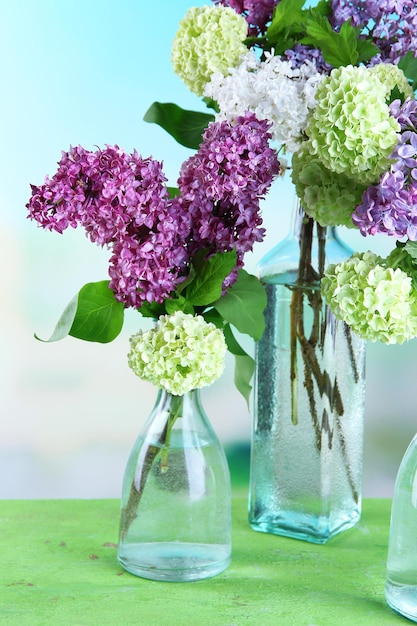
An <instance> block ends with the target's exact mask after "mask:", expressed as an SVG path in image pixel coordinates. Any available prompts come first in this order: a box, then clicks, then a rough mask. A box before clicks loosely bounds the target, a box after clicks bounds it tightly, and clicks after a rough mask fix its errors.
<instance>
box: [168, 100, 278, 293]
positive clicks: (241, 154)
mask: <svg viewBox="0 0 417 626" xmlns="http://www.w3.org/2000/svg"><path fill="white" fill-rule="evenodd" d="M270 126H271V124H270V122H268V121H266V120H263V121H259V120H258V119H257V118H256V116H255V115H254V114H253V113H249V112H247V113H246V114H245V115H244V116H241V117H238V118H237V120H236V124H234V125H233V124H231V123H230V122H229V121H223V122H220V123H216V124H210V125H209V127H208V128H207V130H206V131H205V133H204V135H203V142H202V144H201V146H200V149H199V150H198V152H197V153H196V154H195V155H193V156H192V157H190V158H189V159H188V160H187V161H186V162H185V163H184V164H183V166H182V168H181V172H180V177H179V179H178V187H179V189H180V192H181V195H180V197H179V199H178V205H179V207H182V210H183V211H185V212H186V213H188V214H189V215H190V217H191V224H192V227H191V239H190V243H189V250H190V254H191V256H192V255H193V254H194V253H195V252H196V251H197V250H200V249H207V250H208V252H209V254H213V253H215V252H219V251H220V252H224V251H228V250H232V249H236V252H237V259H238V263H237V267H241V266H242V265H243V256H244V254H245V253H246V252H247V251H249V250H252V247H253V244H254V243H255V242H256V241H261V240H262V239H263V236H264V229H263V228H261V227H260V226H261V224H262V218H261V215H260V207H259V201H260V198H261V197H262V196H263V195H264V194H265V193H266V192H267V190H268V188H269V186H270V184H271V182H272V180H273V178H274V177H275V176H276V175H277V174H278V173H279V167H280V166H279V162H278V159H277V156H276V152H275V151H274V150H272V149H271V148H270V147H269V139H270V138H271V134H270V133H269V132H268V129H269V128H270ZM235 274H236V271H235V272H234V273H233V274H232V275H231V276H229V277H228V279H227V280H226V282H225V287H227V286H228V285H229V284H231V283H232V282H233V280H234V278H235Z"/></svg>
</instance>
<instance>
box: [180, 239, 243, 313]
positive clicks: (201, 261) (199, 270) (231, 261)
mask: <svg viewBox="0 0 417 626" xmlns="http://www.w3.org/2000/svg"><path fill="white" fill-rule="evenodd" d="M235 265H236V252H235V250H230V251H228V252H217V253H216V254H214V255H213V256H212V257H210V258H209V259H206V258H205V254H197V255H196V256H195V257H194V259H193V267H194V271H195V276H194V278H193V280H192V281H191V283H190V284H189V285H188V286H187V289H186V298H187V300H188V301H189V302H190V303H191V304H192V305H194V306H207V305H208V304H211V303H212V302H214V301H216V300H217V299H218V298H220V296H221V293H222V286H223V282H224V279H225V278H226V276H228V275H229V274H230V272H231V271H232V270H233V268H234V267H235Z"/></svg>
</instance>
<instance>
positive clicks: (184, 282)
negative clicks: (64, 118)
mask: <svg viewBox="0 0 417 626" xmlns="http://www.w3.org/2000/svg"><path fill="white" fill-rule="evenodd" d="M269 126H270V124H269V123H268V122H267V121H265V120H264V121H259V120H258V119H257V118H256V116H255V115H254V114H252V113H247V114H245V115H243V116H239V117H238V118H236V119H235V120H233V122H229V121H227V120H224V121H219V122H213V123H211V124H210V125H209V126H208V128H207V129H206V131H205V132H204V136H203V138H202V140H201V144H200V147H199V149H198V150H197V152H196V153H195V154H194V155H193V156H191V157H190V158H189V159H188V160H187V161H186V162H185V163H184V164H183V165H182V168H181V172H180V176H179V178H178V187H177V188H170V187H168V186H167V185H166V178H165V176H164V174H163V170H162V165H161V163H160V162H158V161H156V160H154V159H153V158H151V157H149V158H143V157H142V156H140V155H139V154H138V153H137V152H136V151H135V152H133V154H127V153H126V152H124V151H123V150H122V149H120V148H119V147H118V146H106V147H105V148H103V149H97V150H96V151H91V150H87V149H85V148H83V147H81V146H77V147H71V148H70V149H69V151H68V152H63V154H62V158H61V160H60V161H59V164H58V170H57V172H56V173H55V174H54V175H53V176H52V177H47V178H46V179H45V182H44V184H43V185H40V186H35V185H33V186H32V195H31V198H30V200H29V202H28V205H27V207H28V210H29V217H30V218H31V219H33V220H36V222H38V224H39V225H40V226H41V227H42V228H44V229H46V230H52V231H56V232H58V233H63V232H64V231H65V229H67V228H68V227H73V228H77V227H82V228H83V229H84V230H85V232H86V235H87V237H88V238H89V239H90V240H91V241H92V242H94V243H96V244H98V245H100V246H106V247H107V248H109V250H110V254H111V255H110V261H109V276H110V281H108V280H103V281H100V282H98V283H89V284H87V285H85V286H84V287H83V288H82V289H81V290H80V292H79V293H78V294H77V295H76V297H75V298H74V299H73V300H72V301H71V302H70V304H69V305H68V307H67V308H66V310H65V311H64V313H63V315H62V317H61V319H60V320H59V322H58V324H57V326H56V329H55V331H54V332H53V334H52V336H51V337H50V339H49V341H55V340H58V339H62V338H63V337H65V336H66V335H72V336H73V337H77V338H80V339H84V340H88V341H99V342H103V343H105V342H109V341H112V340H113V339H114V338H115V337H116V336H117V335H118V334H119V332H120V330H121V328H122V325H123V317H124V311H125V308H126V307H133V308H134V309H137V310H138V311H139V313H141V314H142V315H143V316H147V317H152V318H154V319H158V318H160V319H162V318H163V320H164V323H165V324H167V323H171V324H174V328H177V329H178V327H179V325H180V324H179V322H181V323H182V324H183V327H184V332H185V335H186V336H185V338H184V336H182V335H181V333H180V334H179V336H178V337H177V336H176V332H175V331H172V332H173V335H174V338H175V342H176V343H175V342H172V341H170V340H169V338H168V335H169V332H168V330H166V331H165V333H163V337H162V340H161V341H162V343H163V344H164V346H163V348H164V351H165V352H164V354H165V357H166V356H167V353H168V352H169V351H170V350H171V351H172V350H173V347H172V346H173V345H174V343H175V346H176V352H177V356H176V357H175V355H174V356H172V355H171V356H172V358H167V363H166V371H165V375H164V376H161V375H158V362H155V363H154V366H155V367H154V371H153V377H152V376H151V375H150V373H149V372H150V369H151V368H150V367H149V349H148V350H140V349H139V348H138V346H139V345H140V341H139V338H138V337H136V338H133V339H132V342H133V343H132V355H131V358H130V359H129V360H130V364H131V366H132V368H133V369H134V371H135V372H136V373H137V374H138V375H140V376H141V377H143V378H145V379H146V380H150V379H152V381H153V382H155V383H156V384H159V385H162V386H164V388H165V389H169V390H170V391H171V392H172V393H174V394H177V395H181V394H183V393H185V392H186V391H187V390H188V389H190V386H189V385H190V384H191V385H195V386H198V387H201V386H204V385H207V384H210V383H211V382H212V381H213V380H214V379H215V378H216V377H217V376H218V375H219V374H220V373H221V369H220V366H219V364H216V363H214V366H213V367H211V366H210V362H211V360H212V359H213V350H215V349H216V346H217V347H219V339H218V336H217V333H215V332H213V328H214V329H215V330H217V329H219V330H218V332H220V333H221V335H222V337H223V336H224V341H226V343H227V347H228V348H229V350H230V351H231V352H232V354H234V355H235V356H236V364H237V368H236V377H235V380H236V385H237V387H238V389H239V390H240V391H241V392H242V394H243V395H244V396H245V397H246V398H247V397H248V395H249V393H250V379H251V376H252V372H253V359H252V357H251V356H250V355H248V354H247V353H246V352H245V351H244V350H243V349H242V348H241V346H240V344H239V343H238V341H237V340H236V337H235V334H234V332H233V330H232V327H234V328H235V329H237V330H238V331H239V332H241V333H247V334H249V335H250V336H251V337H253V338H254V339H257V338H259V337H260V336H261V335H262V332H263V326H264V319H263V309H264V308H265V303H266V298H265V293H264V289H263V287H262V285H261V284H260V283H259V281H258V279H257V278H256V277H254V276H251V275H250V274H248V273H247V272H246V271H245V270H244V269H243V267H242V266H243V259H244V255H245V253H246V252H247V251H248V250H251V249H252V246H253V244H254V243H255V242H256V241H259V240H261V239H262V237H263V229H262V228H261V226H260V225H261V218H260V214H259V202H260V199H261V197H262V196H263V195H264V194H265V193H266V192H267V190H268V188H269V186H270V184H271V182H272V180H273V178H274V177H275V176H276V175H277V174H278V171H279V162H278V159H277V155H276V153H275V151H273V150H272V149H271V148H270V147H269V140H270V133H269ZM179 313H181V314H182V315H179ZM193 316H197V317H196V320H199V322H198V324H197V323H196V324H190V322H189V320H188V318H189V317H193ZM187 333H188V334H187ZM171 334H172V333H171ZM199 341H201V342H202V344H201V346H200V348H199V349H197V347H196V344H198V342H199ZM190 342H191V343H190ZM192 342H193V343H192ZM186 345H188V349H187V350H186V349H185V346H186ZM190 345H194V350H190V349H189V346H190ZM159 347H161V346H159ZM153 349H154V350H155V354H156V355H158V351H157V349H156V346H155V345H154V346H153ZM204 355H205V358H202V357H204ZM222 356H223V354H222V351H221V350H220V351H219V359H220V361H221V360H222ZM165 357H164V358H165ZM193 359H194V361H195V363H194V367H193V364H192V363H191V361H192V360H193ZM139 360H142V361H143V363H142V365H145V366H146V367H140V366H139V364H138V361H139ZM196 367H202V368H203V369H204V370H205V371H204V373H203V375H202V376H201V377H200V378H199V377H196V376H195V375H194V374H193V371H194V370H195V368H196ZM167 368H168V369H167ZM212 370H213V371H212ZM194 373H195V372H194Z"/></svg>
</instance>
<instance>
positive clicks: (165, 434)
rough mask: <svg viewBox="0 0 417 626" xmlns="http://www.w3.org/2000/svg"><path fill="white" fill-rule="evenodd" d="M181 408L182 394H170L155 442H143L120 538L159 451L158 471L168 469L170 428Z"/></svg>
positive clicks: (136, 505)
mask: <svg viewBox="0 0 417 626" xmlns="http://www.w3.org/2000/svg"><path fill="white" fill-rule="evenodd" d="M182 408H183V396H172V398H171V406H170V410H169V413H168V416H167V420H166V423H165V425H164V428H163V429H162V431H161V433H160V435H159V437H158V439H157V441H156V443H152V444H149V445H148V446H146V445H145V444H144V447H143V449H142V451H141V455H143V461H142V462H139V461H138V465H137V466H138V468H139V469H140V475H139V476H138V473H136V475H135V476H134V478H133V480H132V484H131V486H130V492H129V497H128V500H127V503H126V505H125V506H124V507H123V510H122V513H121V526H120V538H121V539H124V538H125V537H126V536H127V533H128V532H129V528H130V526H131V524H132V523H133V521H134V519H135V518H136V511H137V508H138V506H139V503H140V500H141V498H142V496H143V492H144V489H145V485H146V482H147V479H148V476H149V473H150V471H151V469H152V467H153V463H154V460H155V458H156V457H157V455H158V454H159V453H160V454H161V460H160V471H161V473H165V472H167V471H168V450H169V446H170V442H171V434H172V428H173V426H174V423H175V421H176V419H177V418H178V417H179V415H180V413H181V411H182Z"/></svg>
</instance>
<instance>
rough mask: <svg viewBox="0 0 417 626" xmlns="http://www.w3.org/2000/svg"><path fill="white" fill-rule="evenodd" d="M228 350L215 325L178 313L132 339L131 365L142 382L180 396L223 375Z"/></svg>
mask: <svg viewBox="0 0 417 626" xmlns="http://www.w3.org/2000/svg"><path fill="white" fill-rule="evenodd" d="M226 349H227V347H226V342H225V339H224V335H223V332H222V331H221V330H220V329H218V328H216V326H215V325H214V324H211V323H208V322H206V321H205V320H204V318H203V317H202V316H200V315H197V316H194V315H190V314H187V313H184V312H183V311H176V312H175V313H173V314H172V315H161V316H160V318H159V321H158V323H157V324H156V326H155V327H154V328H152V329H151V330H148V331H139V332H138V333H137V334H136V335H133V336H132V337H131V338H130V351H129V354H128V362H129V366H130V367H131V369H132V370H133V371H134V372H135V374H136V375H137V376H139V378H142V379H143V380H146V381H148V382H151V383H153V384H154V385H156V386H157V387H160V388H163V389H165V390H166V391H168V392H170V393H172V394H174V395H176V396H181V395H183V394H184V393H186V392H187V391H191V390H192V389H198V388H200V387H206V386H207V385H211V383H212V382H214V381H215V380H216V379H217V378H219V377H220V376H221V375H222V373H223V370H224V365H225V354H226Z"/></svg>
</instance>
